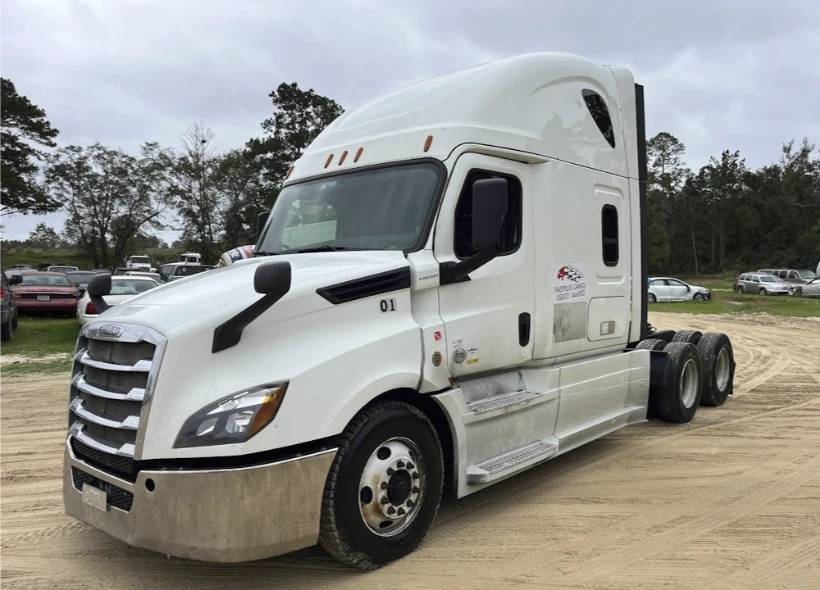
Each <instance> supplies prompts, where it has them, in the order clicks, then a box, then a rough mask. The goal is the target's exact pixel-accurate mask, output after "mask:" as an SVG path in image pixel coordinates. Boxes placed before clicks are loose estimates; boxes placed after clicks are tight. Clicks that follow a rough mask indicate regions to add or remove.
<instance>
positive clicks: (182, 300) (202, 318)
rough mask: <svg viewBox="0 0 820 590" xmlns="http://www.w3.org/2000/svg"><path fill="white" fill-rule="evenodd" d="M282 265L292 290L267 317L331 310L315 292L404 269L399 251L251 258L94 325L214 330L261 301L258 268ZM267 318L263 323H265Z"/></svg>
mask: <svg viewBox="0 0 820 590" xmlns="http://www.w3.org/2000/svg"><path fill="white" fill-rule="evenodd" d="M280 260H286V261H288V262H289V263H290V265H291V288H290V291H289V292H288V293H287V295H285V296H284V297H283V298H282V299H281V300H280V301H279V302H278V303H277V304H276V305H274V306H273V308H272V309H270V310H268V311H267V312H266V313H265V314H263V315H265V316H267V315H268V314H273V315H275V316H280V314H283V313H284V316H285V317H295V316H297V315H302V314H305V313H311V312H312V311H316V310H318V309H321V308H324V307H327V306H330V305H331V304H330V303H329V302H328V301H326V300H325V299H323V298H322V297H320V296H319V295H317V294H316V290H317V289H320V288H322V287H326V286H329V285H333V284H336V283H340V282H344V281H348V280H353V279H357V278H361V277H365V276H368V275H371V274H376V273H379V272H386V271H390V270H396V269H399V268H403V267H406V266H408V263H407V259H406V258H405V256H404V253H403V252H401V251H367V252H317V253H305V254H289V255H282V256H266V257H256V258H250V259H247V260H242V261H239V262H236V263H234V264H231V265H230V266H226V267H223V268H217V269H214V270H211V271H207V272H204V273H201V274H196V275H192V276H190V277H186V278H184V279H181V280H178V281H173V282H169V283H166V284H164V285H162V286H160V287H157V288H155V289H151V290H150V291H147V292H145V293H142V294H140V295H137V296H135V297H132V298H131V299H129V300H128V301H125V302H123V303H120V304H119V305H117V306H116V307H112V308H111V309H108V310H106V311H105V312H104V313H102V314H100V315H99V316H98V318H97V320H95V321H102V320H104V321H114V322H117V321H119V322H129V323H136V324H141V325H145V326H148V327H150V328H153V329H154V330H156V331H157V332H159V333H161V334H165V335H166V336H168V335H169V333H171V332H173V331H175V330H177V329H180V328H182V326H183V325H184V324H187V323H189V322H191V321H193V320H197V325H198V326H200V327H204V326H217V325H219V324H221V323H222V322H224V321H225V320H227V319H228V318H230V317H232V316H234V315H235V314H237V313H239V312H240V311H241V310H243V309H245V308H246V307H247V306H249V305H250V304H252V303H253V302H255V301H257V300H258V299H259V298H260V297H261V295H260V294H258V293H257V292H256V291H255V290H254V288H253V278H254V274H255V272H256V269H257V267H258V266H259V265H261V264H265V263H267V262H273V261H280ZM277 310H279V311H278V312H277ZM271 319H273V318H267V321H266V322H265V323H268V322H269V321H271ZM262 320H263V318H259V320H257V321H262ZM273 321H276V320H273Z"/></svg>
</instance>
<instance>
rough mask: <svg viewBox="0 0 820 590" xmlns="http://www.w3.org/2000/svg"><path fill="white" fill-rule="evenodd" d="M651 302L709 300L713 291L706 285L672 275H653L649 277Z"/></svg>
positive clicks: (649, 297)
mask: <svg viewBox="0 0 820 590" xmlns="http://www.w3.org/2000/svg"><path fill="white" fill-rule="evenodd" d="M648 292H649V294H648V295H647V297H648V299H649V303H655V302H656V301H692V300H695V301H708V300H709V299H711V298H712V293H711V292H710V291H709V289H707V288H706V287H698V286H697V285H690V284H688V283H684V282H683V281H681V280H680V279H675V278H672V277H652V278H650V279H649V289H648Z"/></svg>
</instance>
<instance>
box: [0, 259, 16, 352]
mask: <svg viewBox="0 0 820 590" xmlns="http://www.w3.org/2000/svg"><path fill="white" fill-rule="evenodd" d="M0 274H2V275H3V280H2V285H0V296H2V300H3V303H2V306H1V307H0V319H2V324H0V338H2V339H3V340H4V341H8V340H11V338H12V336H13V335H14V331H15V330H16V329H17V323H18V315H17V304H16V302H15V297H14V290H13V289H12V288H11V282H10V281H9V277H7V276H6V273H5V272H3V273H0ZM17 276H20V275H15V277H17ZM14 280H15V281H16V280H19V279H14Z"/></svg>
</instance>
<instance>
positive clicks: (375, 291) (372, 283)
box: [316, 268, 410, 305]
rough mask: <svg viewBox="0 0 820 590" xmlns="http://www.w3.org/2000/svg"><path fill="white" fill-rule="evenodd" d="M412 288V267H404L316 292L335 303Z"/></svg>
mask: <svg viewBox="0 0 820 590" xmlns="http://www.w3.org/2000/svg"><path fill="white" fill-rule="evenodd" d="M409 288H410V269H409V268H402V269H399V270H391V271H388V272H383V273H379V274H376V275H371V276H369V277H364V278H362V279H356V280H354V281H347V282H345V283H339V284H337V285H331V286H329V287H323V288H322V289H318V290H317V291H316V292H317V293H318V294H319V295H321V296H322V297H324V298H325V299H327V300H328V301H330V302H331V303H333V304H334V305H338V304H340V303H349V302H350V301H356V300H357V299H364V298H365V297H372V296H373V295H381V294H382V293H390V292H391V291H398V290H400V289H409Z"/></svg>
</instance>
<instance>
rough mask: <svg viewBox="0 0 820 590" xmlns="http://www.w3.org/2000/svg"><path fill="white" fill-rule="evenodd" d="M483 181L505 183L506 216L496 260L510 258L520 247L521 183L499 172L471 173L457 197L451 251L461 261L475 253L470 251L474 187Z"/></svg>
mask: <svg viewBox="0 0 820 590" xmlns="http://www.w3.org/2000/svg"><path fill="white" fill-rule="evenodd" d="M486 178H503V179H504V180H506V181H507V216H506V218H505V219H504V225H503V227H502V230H501V240H500V243H499V256H506V255H508V254H512V253H513V252H515V251H516V250H518V247H519V246H520V245H521V195H522V190H521V181H519V180H518V179H517V178H516V177H514V176H510V175H508V174H501V173H500V172H489V171H486V170H470V172H469V174H467V178H466V180H465V181H464V186H463V188H462V189H461V194H460V195H459V197H458V203H457V204H456V212H455V243H454V244H453V249H454V251H455V254H456V256H458V257H459V258H460V259H461V260H464V259H465V258H469V257H470V256H472V255H473V254H477V253H478V251H477V250H476V249H475V248H474V247H473V183H475V182H476V181H477V180H484V179H486Z"/></svg>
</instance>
